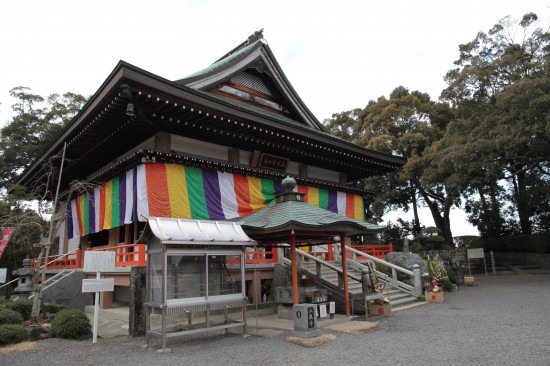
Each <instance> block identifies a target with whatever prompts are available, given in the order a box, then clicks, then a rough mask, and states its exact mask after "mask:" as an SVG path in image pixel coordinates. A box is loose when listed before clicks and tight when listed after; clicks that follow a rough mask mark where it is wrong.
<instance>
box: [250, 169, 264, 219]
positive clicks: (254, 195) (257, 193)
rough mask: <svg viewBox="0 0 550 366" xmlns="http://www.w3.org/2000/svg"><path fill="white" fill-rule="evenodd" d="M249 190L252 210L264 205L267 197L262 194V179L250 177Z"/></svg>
mask: <svg viewBox="0 0 550 366" xmlns="http://www.w3.org/2000/svg"><path fill="white" fill-rule="evenodd" d="M248 190H249V192H250V208H252V211H256V210H259V209H260V208H262V207H264V206H265V205H264V200H265V198H264V196H263V195H262V179H261V178H257V177H248Z"/></svg>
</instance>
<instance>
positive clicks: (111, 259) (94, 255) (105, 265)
mask: <svg viewBox="0 0 550 366" xmlns="http://www.w3.org/2000/svg"><path fill="white" fill-rule="evenodd" d="M114 269H115V252H114V251H111V250H109V251H105V252H99V251H86V252H84V272H110V271H114Z"/></svg>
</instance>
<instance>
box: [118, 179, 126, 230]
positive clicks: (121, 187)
mask: <svg viewBox="0 0 550 366" xmlns="http://www.w3.org/2000/svg"><path fill="white" fill-rule="evenodd" d="M118 201H119V202H120V204H119V205H118V212H119V221H118V222H119V225H120V226H124V221H125V216H126V173H124V174H121V175H119V177H118Z"/></svg>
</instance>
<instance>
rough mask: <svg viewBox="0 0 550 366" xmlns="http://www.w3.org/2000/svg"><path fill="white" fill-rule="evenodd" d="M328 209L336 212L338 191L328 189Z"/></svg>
mask: <svg viewBox="0 0 550 366" xmlns="http://www.w3.org/2000/svg"><path fill="white" fill-rule="evenodd" d="M328 210H329V211H330V212H336V213H338V192H336V191H328Z"/></svg>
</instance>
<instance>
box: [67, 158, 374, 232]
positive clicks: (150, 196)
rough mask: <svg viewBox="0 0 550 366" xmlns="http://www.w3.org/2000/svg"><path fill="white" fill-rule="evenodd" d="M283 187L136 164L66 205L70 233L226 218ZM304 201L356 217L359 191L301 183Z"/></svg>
mask: <svg viewBox="0 0 550 366" xmlns="http://www.w3.org/2000/svg"><path fill="white" fill-rule="evenodd" d="M282 191H283V188H282V186H281V182H280V181H274V180H271V179H264V178H257V177H250V176H244V175H239V174H233V173H226V172H219V171H215V170H210V169H201V168H195V167H188V166H183V165H177V164H163V163H147V164H143V165H140V166H137V167H135V168H133V169H131V170H129V171H127V172H125V173H123V174H121V175H119V176H117V177H115V178H114V179H112V180H111V181H109V182H107V183H105V184H103V185H101V186H99V187H96V188H95V189H94V191H93V192H90V193H88V194H85V195H81V196H79V197H77V198H76V199H74V200H71V201H70V202H69V205H68V237H69V238H73V237H78V236H84V235H87V234H91V233H96V232H99V231H101V230H106V229H110V228H113V227H117V226H121V225H124V224H130V223H132V222H135V221H138V220H139V221H145V220H147V219H148V218H149V217H177V218H186V219H197V220H224V219H232V218H235V217H239V216H243V215H247V214H249V213H252V212H254V211H256V210H259V209H261V208H263V207H265V206H266V205H268V204H269V203H270V202H271V201H272V200H273V199H274V198H275V194H277V193H281V192H282ZM297 191H298V192H303V193H305V194H306V196H305V198H306V202H308V203H310V204H312V205H315V206H318V207H321V208H324V209H326V210H329V211H332V212H336V213H339V214H342V215H346V216H348V217H352V218H355V219H358V220H363V219H364V210H363V199H362V197H361V196H359V195H354V194H350V193H345V192H337V191H332V190H326V189H321V188H316V187H309V186H305V185H300V184H298V186H297Z"/></svg>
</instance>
